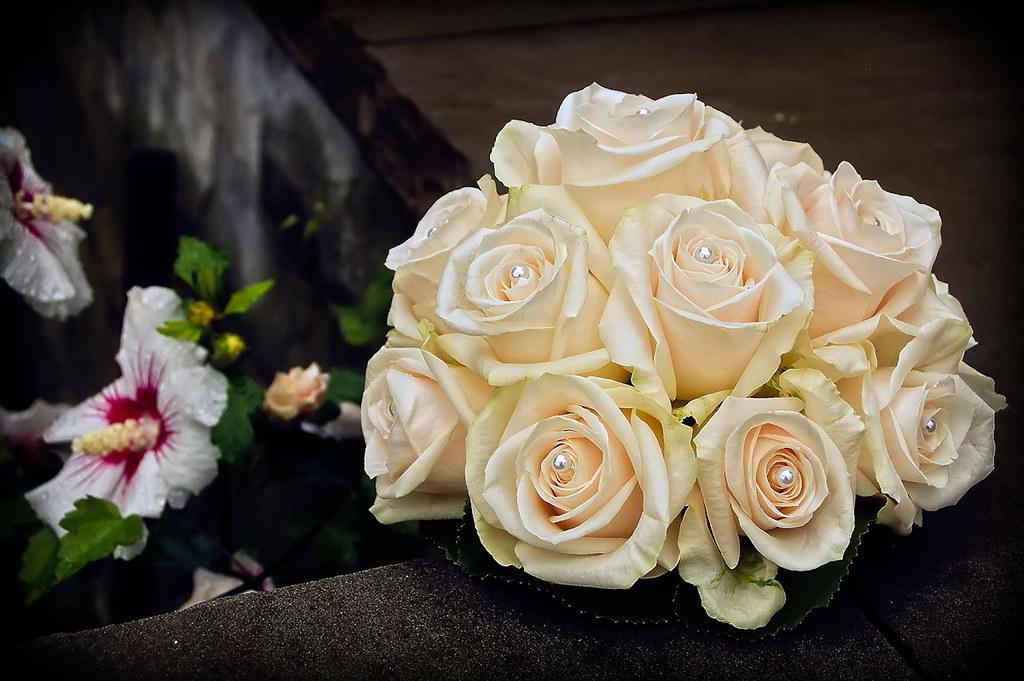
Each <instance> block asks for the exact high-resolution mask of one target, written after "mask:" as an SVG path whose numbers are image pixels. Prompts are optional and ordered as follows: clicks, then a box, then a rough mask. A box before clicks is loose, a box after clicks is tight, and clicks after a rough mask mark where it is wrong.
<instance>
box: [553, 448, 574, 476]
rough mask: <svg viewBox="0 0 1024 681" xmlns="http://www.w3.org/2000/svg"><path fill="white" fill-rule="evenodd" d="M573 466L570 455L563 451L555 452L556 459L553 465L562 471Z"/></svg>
mask: <svg viewBox="0 0 1024 681" xmlns="http://www.w3.org/2000/svg"><path fill="white" fill-rule="evenodd" d="M570 466H572V459H570V458H569V457H568V455H566V454H563V453H558V454H555V458H554V460H552V462H551V467H552V468H554V469H555V470H556V471H558V472H559V473H561V472H562V471H565V470H568V468H569V467H570Z"/></svg>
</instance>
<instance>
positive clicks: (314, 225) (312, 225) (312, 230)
mask: <svg viewBox="0 0 1024 681" xmlns="http://www.w3.org/2000/svg"><path fill="white" fill-rule="evenodd" d="M319 230H320V223H319V222H318V221H317V219H316V218H310V219H308V220H306V224H305V225H303V227H302V238H303V239H308V238H309V237H311V236H313V235H314V234H316V233H317V231H319Z"/></svg>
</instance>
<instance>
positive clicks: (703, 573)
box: [362, 84, 1005, 629]
mask: <svg viewBox="0 0 1024 681" xmlns="http://www.w3.org/2000/svg"><path fill="white" fill-rule="evenodd" d="M491 160H492V161H493V163H494V170H495V176H496V177H497V179H498V180H499V181H500V182H501V183H502V184H503V185H505V187H507V188H508V193H507V194H504V195H502V194H500V193H499V191H498V187H497V185H496V183H495V181H494V180H492V179H491V178H490V177H487V176H485V177H483V178H481V179H480V181H479V186H478V188H472V187H471V188H464V189H459V190H456V191H453V192H451V193H449V194H447V195H445V196H443V197H442V198H440V199H439V200H438V201H437V202H436V203H435V204H434V205H433V207H432V208H431V209H430V210H429V211H428V212H427V214H426V215H425V216H424V217H423V219H422V220H421V221H420V222H419V224H418V225H417V227H416V231H415V233H414V234H413V235H412V237H411V238H410V239H409V240H408V241H406V242H405V243H403V244H401V245H399V246H397V247H395V248H394V249H392V251H391V252H390V254H389V256H388V259H387V266H388V267H389V268H390V269H392V270H394V272H395V274H394V282H393V289H394V298H393V302H392V307H391V312H390V317H389V323H390V325H391V326H392V327H393V329H392V330H391V331H390V333H389V336H388V341H387V344H386V345H385V346H384V347H383V348H381V350H380V351H379V352H378V353H377V354H376V355H375V356H374V357H373V359H372V360H371V361H370V363H369V366H368V369H367V376H366V379H367V380H366V389H365V394H364V397H363V402H362V427H363V433H364V435H365V438H366V443H367V447H366V461H365V468H366V473H367V474H368V475H369V476H370V477H372V478H375V480H376V493H377V500H376V502H375V504H374V505H373V508H372V509H371V511H372V512H373V514H374V515H375V516H376V517H377V519H378V520H380V521H381V522H383V523H394V522H398V521H403V520H419V521H424V522H421V527H422V528H424V529H429V531H430V532H432V533H433V534H434V536H436V537H441V536H442V535H443V533H444V532H445V531H448V532H450V533H451V534H450V536H449V537H448V539H447V541H446V542H445V543H446V546H447V547H448V549H449V556H451V557H452V558H454V559H455V560H457V561H458V562H459V563H460V564H462V565H463V566H464V567H465V568H466V569H467V570H468V571H470V572H472V573H475V574H496V575H502V576H505V577H507V578H509V579H518V580H521V581H529V582H531V583H533V584H535V585H538V586H540V587H542V588H547V589H549V590H552V591H553V592H555V593H556V594H558V595H559V596H560V597H562V598H564V599H565V600H568V601H570V602H572V603H574V604H577V605H581V604H582V607H584V608H585V609H587V610H590V611H593V612H598V613H604V614H611V615H613V616H622V617H624V618H629V617H630V616H632V615H633V614H634V612H635V606H636V604H638V603H645V604H646V606H650V607H651V609H650V610H649V611H645V614H646V613H648V612H649V613H653V615H652V616H654V617H658V618H671V617H677V618H683V619H690V620H692V619H693V617H692V613H691V612H690V610H688V609H687V608H688V607H690V608H691V609H693V608H692V606H694V605H695V604H696V603H697V602H698V600H699V604H700V606H703V612H705V613H706V614H707V615H708V616H710V617H711V618H713V619H715V620H719V621H721V622H725V623H728V624H730V625H732V626H734V627H737V628H740V629H757V628H761V627H766V625H772V626H774V627H784V626H792V625H794V624H795V623H796V622H798V621H799V620H800V619H801V618H802V616H803V615H804V614H806V612H807V611H808V610H809V609H810V608H811V607H814V606H816V605H820V604H823V603H826V602H827V601H828V599H829V598H830V596H831V594H832V592H833V591H834V590H835V589H836V588H838V584H839V581H840V580H841V579H842V577H843V575H844V574H845V572H846V570H847V568H848V565H849V561H850V560H852V558H853V554H854V552H855V550H856V544H857V542H858V541H859V537H860V534H861V533H862V532H863V531H864V530H865V529H866V528H867V526H868V524H869V522H870V521H871V520H874V519H875V516H876V515H877V520H878V521H879V522H880V523H883V524H885V525H888V526H890V527H892V528H894V529H895V530H896V531H898V532H901V533H907V532H909V531H910V530H911V528H912V527H913V526H914V525H915V524H918V525H919V524H920V523H921V519H922V513H923V511H934V510H937V509H940V508H943V507H945V506H949V505H952V504H955V503H956V502H957V501H958V500H959V499H960V498H961V497H962V496H963V494H964V493H965V492H966V491H967V490H968V489H969V488H970V487H971V486H972V485H974V484H975V483H977V482H978V481H980V480H981V479H983V478H984V477H985V476H986V475H988V474H989V473H990V472H991V471H992V468H993V457H994V439H993V432H994V418H993V417H994V413H995V411H997V410H999V409H1000V408H1002V407H1003V406H1005V403H1004V401H1003V399H1002V397H1001V396H999V395H998V394H997V393H996V392H995V390H994V384H993V381H992V380H991V379H989V378H987V377H985V376H983V375H981V374H979V373H978V372H976V371H975V370H973V369H972V368H971V367H970V366H968V365H967V364H965V363H964V361H963V356H964V352H965V351H966V350H967V349H968V348H970V347H971V346H972V345H973V344H974V340H973V338H972V332H971V327H970V325H969V324H968V321H967V318H966V316H965V315H964V312H963V309H962V308H961V306H960V304H959V303H958V302H957V300H956V298H954V297H953V296H952V295H950V293H949V291H948V289H947V286H946V284H944V283H942V282H940V281H939V280H938V279H936V278H935V277H934V276H933V275H932V272H931V269H932V264H933V263H934V261H935V257H936V254H937V252H938V250H939V244H940V232H939V226H940V220H939V214H938V212H937V211H935V210H934V209H932V208H930V207H928V206H926V205H923V204H921V203H918V202H917V201H915V200H914V199H912V198H910V197H907V196H900V195H898V194H892V193H890V192H888V191H885V190H884V189H882V187H881V186H879V184H878V183H877V182H875V181H873V180H865V179H863V178H862V177H861V176H860V175H859V174H858V173H857V171H856V170H854V168H853V166H851V165H850V164H849V163H846V162H844V163H841V164H840V165H839V166H838V168H836V170H835V171H834V172H829V171H827V170H825V169H824V166H823V163H822V160H821V158H819V157H818V155H817V154H816V153H815V151H814V150H813V149H812V148H811V146H810V145H808V144H804V143H798V142H790V141H787V140H783V139H780V138H778V137H776V136H774V135H772V134H771V133H768V132H766V131H764V130H762V129H760V128H755V129H753V130H745V129H744V128H743V127H742V126H741V125H740V124H738V123H737V122H736V121H735V120H733V119H732V118H730V117H729V116H728V115H726V114H724V113H722V112H720V111H717V110H715V109H713V108H711V107H710V106H707V105H705V104H704V103H702V102H701V101H699V100H698V99H697V98H696V97H695V96H694V95H672V96H668V97H663V98H661V99H658V100H652V99H650V98H647V97H644V96H638V95H630V94H624V93H622V92H617V91H614V90H608V89H605V88H603V87H601V86H599V85H596V84H594V85H591V86H589V87H587V88H585V89H583V90H580V91H579V92H575V93H573V94H571V95H569V96H568V97H567V98H566V99H565V101H564V102H563V103H562V105H561V107H560V108H559V110H558V113H557V115H556V117H555V123H554V124H553V125H549V126H545V127H540V126H537V125H533V124H530V123H525V122H522V121H512V122H510V123H508V124H507V125H506V126H505V127H504V129H503V130H502V131H501V132H500V133H499V134H498V137H497V139H496V141H495V143H494V149H493V151H492V152H491ZM858 498H863V500H862V501H860V502H858ZM871 499H874V500H877V502H878V503H874V504H872V503H870V500H871ZM467 500H468V501H467ZM883 501H884V507H883V505H882V502H883ZM879 508H880V509H881V510H879ZM460 519H461V520H460ZM440 521H449V522H448V523H447V525H448V529H447V530H445V529H443V528H445V527H446V523H445V522H440ZM451 521H454V522H451ZM614 590H620V591H618V592H616V591H614ZM621 590H627V591H621ZM787 592H789V596H790V598H789V604H787ZM616 594H618V597H616ZM622 594H625V595H626V597H625V598H623V597H622ZM646 606H645V607H646ZM696 612H701V610H700V608H696ZM701 618H704V615H703V614H701ZM705 619H706V618H705Z"/></svg>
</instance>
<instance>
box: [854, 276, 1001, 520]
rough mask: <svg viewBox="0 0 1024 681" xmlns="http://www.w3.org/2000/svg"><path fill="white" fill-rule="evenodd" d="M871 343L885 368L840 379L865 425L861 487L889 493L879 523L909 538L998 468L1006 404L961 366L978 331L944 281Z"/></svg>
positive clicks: (868, 491) (983, 380)
mask: <svg viewBox="0 0 1024 681" xmlns="http://www.w3.org/2000/svg"><path fill="white" fill-rule="evenodd" d="M866 344H868V345H869V347H870V348H871V349H872V350H873V351H874V352H873V357H874V359H875V362H874V363H875V364H876V365H877V368H874V369H873V370H871V371H870V372H866V373H864V374H862V375H860V376H855V377H852V378H847V379H845V380H841V381H840V382H839V383H838V385H839V389H840V390H841V391H842V393H843V396H844V397H845V398H846V400H847V401H849V402H850V403H851V404H852V405H854V407H855V408H856V409H857V411H858V412H859V413H860V414H862V418H863V419H864V422H865V423H866V424H867V434H866V436H865V438H864V442H863V445H862V448H861V458H860V463H859V476H858V493H859V494H862V495H872V494H878V493H881V494H884V495H885V497H886V498H887V502H886V505H885V508H883V509H882V511H881V512H880V513H879V516H878V517H879V521H880V522H882V523H884V524H887V525H889V526H891V527H892V528H893V529H895V530H896V531H898V532H901V533H903V534H906V533H909V532H910V531H911V529H912V528H913V526H914V525H920V524H921V520H922V511H934V510H938V509H940V508H944V507H946V506H951V505H953V504H955V503H956V502H958V501H959V500H960V499H961V498H962V497H963V495H964V494H965V493H966V492H967V490H968V489H970V488H971V487H973V486H974V485H976V484H977V483H978V482H980V481H981V480H983V479H984V478H985V477H986V476H988V474H989V473H991V472H992V469H993V467H994V457H995V439H994V434H995V412H996V411H998V410H1000V409H1002V408H1003V407H1005V406H1006V402H1005V400H1004V399H1003V398H1002V396H1000V395H999V394H997V393H996V392H995V389H994V384H993V382H992V380H991V379H990V378H988V377H986V376H983V375H981V374H979V373H978V372H977V371H975V370H974V369H972V368H971V367H970V366H968V365H967V364H965V363H964V362H963V356H964V352H965V351H966V350H967V349H968V348H970V347H971V346H972V345H973V344H974V340H973V338H972V337H971V329H970V326H969V325H968V323H967V320H966V317H965V316H964V315H963V310H962V308H961V307H960V304H959V302H957V300H956V299H955V298H954V297H953V296H951V295H950V294H949V293H948V290H947V289H946V287H945V285H943V284H942V283H941V282H939V281H937V280H936V281H935V284H934V286H933V288H931V289H929V290H928V291H927V292H926V295H925V296H924V298H923V299H922V301H921V302H919V303H918V304H916V305H914V306H912V307H911V308H909V309H908V310H907V311H906V312H905V313H904V314H902V315H900V316H899V317H898V318H896V319H894V320H891V321H889V323H888V324H880V325H879V326H878V328H877V329H875V333H874V334H873V335H872V336H871V337H870V338H869V340H868V341H866Z"/></svg>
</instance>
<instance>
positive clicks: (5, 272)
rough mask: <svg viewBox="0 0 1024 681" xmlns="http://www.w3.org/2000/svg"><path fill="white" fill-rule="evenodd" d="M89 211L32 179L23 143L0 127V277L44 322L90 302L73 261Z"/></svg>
mask: <svg viewBox="0 0 1024 681" xmlns="http://www.w3.org/2000/svg"><path fill="white" fill-rule="evenodd" d="M91 215H92V206H90V205H89V204H87V203H82V202H80V201H76V200H74V199H68V198H64V197H62V196H56V195H54V194H53V190H52V188H51V187H50V185H49V184H48V183H47V182H45V181H44V180H43V179H42V178H41V177H39V175H37V174H36V171H35V168H33V167H32V159H31V156H30V154H29V150H28V147H26V146H25V139H24V138H23V137H22V136H21V133H19V132H18V131H17V130H14V129H13V128H0V276H2V277H3V278H4V279H5V280H6V281H7V283H8V284H10V286H11V288H13V289H14V290H15V291H17V292H18V293H20V294H21V295H22V296H24V298H25V300H27V301H28V303H29V304H30V305H31V306H32V307H33V308H34V309H35V310H36V312H38V313H39V314H41V315H43V316H46V317H55V318H57V319H65V318H66V317H68V316H70V315H74V314H78V313H79V312H81V311H82V309H84V308H85V307H86V306H88V305H89V303H91V302H92V289H91V288H89V282H88V281H86V278H85V273H84V272H83V271H82V263H81V262H79V260H78V244H79V242H80V241H81V240H82V239H84V238H85V232H83V231H82V230H81V229H79V228H78V227H77V226H75V224H74V223H76V222H80V221H82V220H87V219H88V218H89V217H90V216H91Z"/></svg>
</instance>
